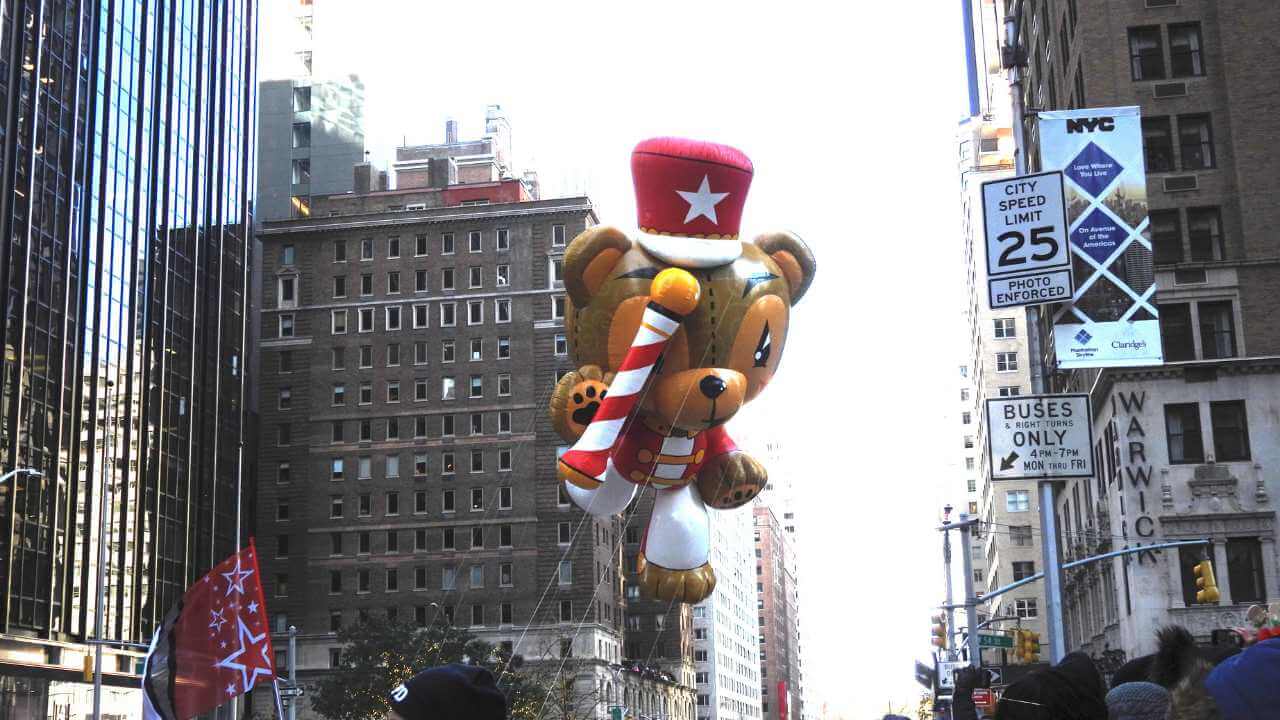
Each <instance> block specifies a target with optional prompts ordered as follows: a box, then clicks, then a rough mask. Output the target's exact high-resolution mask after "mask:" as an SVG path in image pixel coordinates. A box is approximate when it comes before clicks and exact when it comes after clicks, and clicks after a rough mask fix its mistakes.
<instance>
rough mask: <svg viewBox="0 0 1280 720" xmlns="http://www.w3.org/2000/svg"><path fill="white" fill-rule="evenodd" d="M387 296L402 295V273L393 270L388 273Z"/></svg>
mask: <svg viewBox="0 0 1280 720" xmlns="http://www.w3.org/2000/svg"><path fill="white" fill-rule="evenodd" d="M387 294H388V295H399V294H400V273H399V272H398V271H394V270H393V271H391V272H389V273H387Z"/></svg>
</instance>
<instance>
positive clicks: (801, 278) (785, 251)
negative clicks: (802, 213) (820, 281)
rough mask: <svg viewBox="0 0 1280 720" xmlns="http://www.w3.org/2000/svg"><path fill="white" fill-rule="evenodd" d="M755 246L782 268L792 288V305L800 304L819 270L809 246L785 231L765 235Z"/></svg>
mask: <svg viewBox="0 0 1280 720" xmlns="http://www.w3.org/2000/svg"><path fill="white" fill-rule="evenodd" d="M755 244H756V247H758V248H760V249H761V250H763V251H764V252H765V254H766V255H768V256H769V257H771V258H773V261H774V262H775V263H777V264H778V267H779V268H781V270H782V275H783V277H785V278H786V279H787V285H789V286H791V304H792V305H795V304H796V303H798V302H800V298H802V297H804V294H805V292H806V291H807V290H808V289H809V285H811V284H812V283H813V274H814V273H815V272H817V270H818V261H817V260H815V259H814V257H813V252H812V251H811V250H809V246H808V245H805V244H804V241H803V240H801V239H800V237H799V236H798V235H796V234H795V233H790V232H785V231H784V232H771V233H765V234H763V235H761V236H759V237H757V238H756V239H755Z"/></svg>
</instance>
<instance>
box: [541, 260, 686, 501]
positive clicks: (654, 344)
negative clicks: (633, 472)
mask: <svg viewBox="0 0 1280 720" xmlns="http://www.w3.org/2000/svg"><path fill="white" fill-rule="evenodd" d="M700 294H701V290H700V288H699V287H698V281H697V280H696V279H695V278H694V277H693V275H691V274H689V272H688V271H686V270H681V269H680V268H667V269H666V270H663V271H662V272H660V273H658V275H657V277H655V278H654V279H653V284H652V285H651V286H650V288H649V298H650V299H649V305H648V306H647V307H645V309H644V316H643V317H642V318H641V320H640V328H639V329H638V330H636V336H635V339H634V340H632V341H631V347H630V349H628V350H627V355H626V357H625V358H623V360H622V365H621V367H619V368H618V372H617V374H616V375H614V378H613V382H612V383H610V384H609V391H608V394H607V395H605V398H604V401H603V402H602V403H600V407H599V409H597V410H596V414H595V417H593V418H592V420H591V424H590V425H587V429H586V430H584V431H583V433H582V437H580V438H578V442H576V443H574V445H573V448H571V449H570V450H568V451H566V452H565V453H564V455H561V456H560V465H559V468H560V479H561V480H564V481H566V482H570V483H573V484H574V485H577V486H578V487H580V488H583V489H586V490H591V489H593V488H596V487H599V486H600V484H601V483H603V482H604V478H605V473H606V472H607V470H608V466H609V457H610V455H612V454H613V448H614V446H615V445H617V443H618V438H619V437H621V435H622V428H623V426H624V425H625V424H626V422H627V420H628V419H630V418H631V416H632V414H633V413H634V412H635V409H636V405H637V404H639V402H640V390H641V388H643V387H644V384H645V382H646V381H647V380H648V379H649V374H650V373H651V372H653V366H654V364H655V363H657V362H658V358H659V357H661V356H662V351H663V350H665V349H666V347H667V342H668V341H669V340H670V339H671V336H672V335H674V334H675V332H676V330H677V329H678V328H679V327H680V321H681V320H682V319H683V318H684V316H685V315H688V314H689V313H691V312H693V310H694V308H696V307H697V306H698V296H699V295H700Z"/></svg>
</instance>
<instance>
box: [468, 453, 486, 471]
mask: <svg viewBox="0 0 1280 720" xmlns="http://www.w3.org/2000/svg"><path fill="white" fill-rule="evenodd" d="M471 472H473V473H478V472H484V452H482V451H480V450H472V451H471Z"/></svg>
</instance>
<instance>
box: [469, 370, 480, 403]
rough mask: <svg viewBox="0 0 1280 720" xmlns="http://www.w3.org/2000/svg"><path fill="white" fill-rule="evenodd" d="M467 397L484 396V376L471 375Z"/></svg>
mask: <svg viewBox="0 0 1280 720" xmlns="http://www.w3.org/2000/svg"><path fill="white" fill-rule="evenodd" d="M467 397H469V398H482V397H484V376H483V375H472V376H471V384H470V390H469V391H468V394H467Z"/></svg>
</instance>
